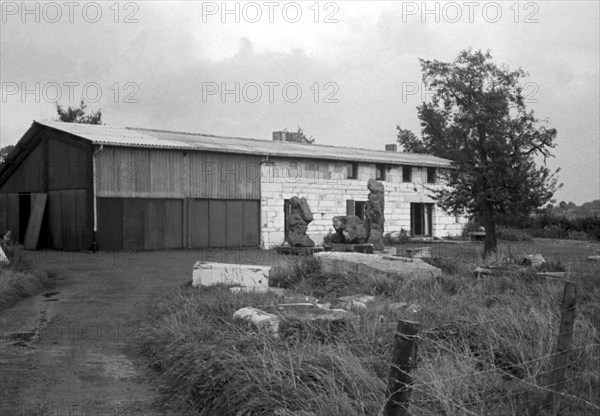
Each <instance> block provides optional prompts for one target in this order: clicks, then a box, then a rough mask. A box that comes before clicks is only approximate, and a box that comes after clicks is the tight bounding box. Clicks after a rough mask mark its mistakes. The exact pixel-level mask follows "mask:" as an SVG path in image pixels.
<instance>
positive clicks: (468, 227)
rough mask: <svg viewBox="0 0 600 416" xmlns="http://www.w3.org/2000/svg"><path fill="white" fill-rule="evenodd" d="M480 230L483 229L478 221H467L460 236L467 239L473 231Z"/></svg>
mask: <svg viewBox="0 0 600 416" xmlns="http://www.w3.org/2000/svg"><path fill="white" fill-rule="evenodd" d="M482 228H483V227H482V226H481V224H480V223H479V221H477V220H475V219H470V220H469V221H467V223H466V224H465V226H464V227H463V230H462V236H463V238H468V237H469V233H472V232H474V231H481V229H482Z"/></svg>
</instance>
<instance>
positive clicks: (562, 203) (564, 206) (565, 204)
mask: <svg viewBox="0 0 600 416" xmlns="http://www.w3.org/2000/svg"><path fill="white" fill-rule="evenodd" d="M558 206H559V207H560V208H561V209H565V208H567V203H566V202H565V201H560V204H558Z"/></svg>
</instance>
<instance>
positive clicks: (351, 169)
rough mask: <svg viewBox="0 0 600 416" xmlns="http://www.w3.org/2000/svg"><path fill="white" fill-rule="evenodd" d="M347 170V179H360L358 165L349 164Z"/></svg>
mask: <svg viewBox="0 0 600 416" xmlns="http://www.w3.org/2000/svg"><path fill="white" fill-rule="evenodd" d="M347 169H348V171H347V172H346V178H348V179H358V163H354V162H352V163H348V166H347Z"/></svg>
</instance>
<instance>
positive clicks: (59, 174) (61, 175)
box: [48, 139, 91, 190]
mask: <svg viewBox="0 0 600 416" xmlns="http://www.w3.org/2000/svg"><path fill="white" fill-rule="evenodd" d="M64 140H65V141H63V140H57V139H48V188H49V189H50V190H58V189H86V188H87V187H88V186H89V184H88V166H87V164H88V163H91V161H90V160H89V158H88V151H89V149H86V148H85V147H84V146H83V145H80V144H68V143H67V141H68V139H64Z"/></svg>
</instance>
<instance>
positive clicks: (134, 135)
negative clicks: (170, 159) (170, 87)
mask: <svg viewBox="0 0 600 416" xmlns="http://www.w3.org/2000/svg"><path fill="white" fill-rule="evenodd" d="M36 123H38V124H40V125H43V126H47V127H51V128H53V129H57V130H61V131H64V132H66V133H69V134H73V135H75V136H78V137H81V138H83V139H86V140H90V141H91V142H92V143H94V144H97V145H101V144H104V145H112V146H127V147H157V148H163V149H188V150H198V151H212V152H223V153H238V154H239V153H241V154H252V155H262V156H279V157H286V158H296V159H297V158H306V159H322V160H341V161H348V162H369V163H387V164H399V165H402V164H410V165H421V166H448V165H450V161H449V160H447V159H442V158H439V157H436V156H431V155H425V154H415V153H403V152H389V151H384V150H372V149H361V148H354V147H338V146H325V145H320V144H302V143H293V142H279V141H271V140H258V139H247V138H241V137H224V136H213V135H208V134H199V133H184V132H173V131H163V130H151V129H143V128H135V127H114V126H105V125H102V126H98V125H90V124H76V123H61V122H57V121H36Z"/></svg>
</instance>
